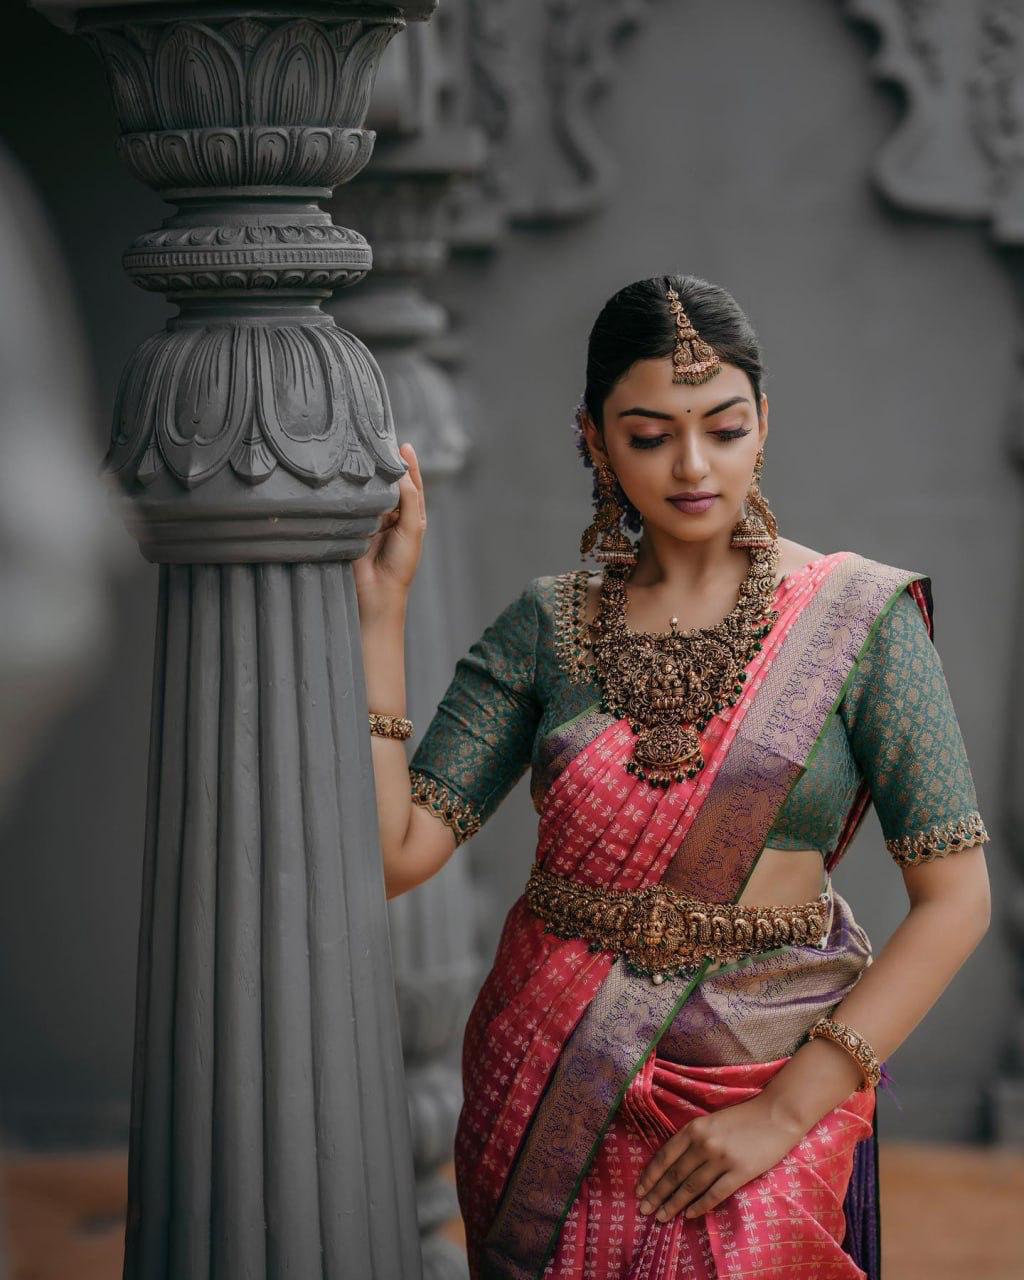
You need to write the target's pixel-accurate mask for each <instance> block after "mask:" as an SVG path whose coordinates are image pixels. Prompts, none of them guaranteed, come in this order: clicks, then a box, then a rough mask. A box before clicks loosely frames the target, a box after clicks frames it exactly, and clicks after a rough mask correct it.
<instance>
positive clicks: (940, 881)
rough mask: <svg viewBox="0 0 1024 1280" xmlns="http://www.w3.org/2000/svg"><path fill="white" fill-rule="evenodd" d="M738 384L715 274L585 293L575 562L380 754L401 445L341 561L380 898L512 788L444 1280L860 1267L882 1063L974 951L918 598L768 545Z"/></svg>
mask: <svg viewBox="0 0 1024 1280" xmlns="http://www.w3.org/2000/svg"><path fill="white" fill-rule="evenodd" d="M762 377H763V371H762V363H761V353H760V349H759V345H758V341H757V338H756V336H755V335H754V332H753V330H752V328H751V326H750V324H749V322H748V320H747V319H746V317H745V316H744V314H743V312H742V311H741V310H740V308H739V307H738V306H737V304H736V303H735V301H734V300H733V299H732V297H731V296H730V295H729V294H728V293H726V292H725V291H724V290H722V289H720V288H718V287H717V286H715V285H712V284H709V283H707V282H706V281H703V280H699V279H696V278H693V277H689V276H664V277H655V278H653V279H649V280H642V281H638V282H637V283H635V284H632V285H629V286H628V287H626V288H625V289H622V290H621V291H620V292H619V293H617V294H616V295H615V296H614V297H613V298H612V299H611V300H610V301H609V302H608V303H607V304H606V305H605V307H604V309H603V310H602V312H601V314H600V316H599V317H598V319H597V322H596V323H595V325H594V328H593V331H592V333H591V335H590V343H589V348H588V357H587V385H586V391H585V394H584V398H583V402H582V404H581V406H580V408H579V410H578V411H577V425H578V440H579V444H580V447H581V450H582V452H583V454H584V459H585V461H586V462H588V463H589V464H590V465H592V466H593V467H594V468H595V480H596V483H595V499H596V502H597V511H596V514H595V519H594V522H593V524H592V525H591V526H590V527H589V528H588V529H587V531H586V532H585V534H584V537H583V543H582V547H583V550H584V551H588V550H591V549H594V548H595V545H596V552H595V554H596V555H597V558H598V559H599V560H601V561H602V562H603V563H604V565H605V568H604V571H603V573H601V574H599V575H593V574H590V573H588V572H586V571H583V570H580V571H576V572H570V573H562V574H558V575H555V576H552V577H542V578H537V579H535V580H534V581H533V582H531V583H530V584H529V585H528V586H527V587H526V589H525V590H524V591H523V592H522V594H521V595H520V596H519V597H518V598H517V599H516V600H515V601H513V602H512V603H511V604H510V605H509V606H508V608H506V609H505V610H504V612H503V613H502V614H501V615H500V616H499V617H498V619H497V620H496V621H495V622H494V623H493V624H492V625H491V626H490V627H488V628H487V630H486V631H485V632H484V633H483V635H482V636H481V638H480V639H479V640H478V641H477V643H476V644H474V645H473V646H472V648H471V649H470V651H469V653H468V654H467V656H466V657H465V658H463V659H462V660H461V661H460V662H459V664H458V666H457V668H456V672H455V677H454V679H453V681H452V683H451V685H450V687H449V689H448V691H447V693H446V694H445V696H444V699H443V700H442V702H441V704H440V706H439V708H438V711H437V713H436V715H435V717H434V718H433V720H432V722H431V724H430V725H429V726H428V728H427V730H426V733H425V735H424V737H423V739H422V740H421V742H420V745H419V747H418V748H417V750H416V752H415V754H414V756H413V759H412V761H411V765H410V766H409V768H407V766H406V759H405V754H404V751H403V749H402V747H401V746H399V745H397V743H398V742H399V741H400V740H401V737H402V736H403V735H406V736H407V734H408V731H409V729H410V726H409V724H408V722H407V721H403V720H402V717H403V716H404V709H405V692H404V672H403V659H402V652H403V622H404V608H405V598H406V592H407V590H408V586H409V583H410V581H411V579H412V577H413V574H414V572H415V568H416V564H417V561H418V556H419V549H420V541H421V538H422V536H423V531H424V527H425V515H424V505H423V491H422V485H421V482H420V477H419V472H418V468H417V466H416V461H415V455H414V453H413V451H412V450H411V449H410V448H409V447H408V446H405V447H404V448H403V454H404V456H405V458H406V461H407V462H408V464H409V472H408V474H407V475H406V476H404V477H403V479H402V481H401V482H400V486H399V488H400V503H399V506H398V508H397V509H396V511H395V512H394V513H392V516H391V518H390V519H389V520H388V521H387V522H386V527H385V528H383V529H382V531H381V532H380V533H379V534H378V535H376V537H375V539H374V543H373V545H372V546H371V549H370V551H369V553H368V555H367V556H366V557H364V559H363V560H362V561H360V562H359V563H358V564H357V566H356V575H357V576H356V582H357V590H358V597H359V607H360V618H361V626H362V633H363V650H364V657H365V663H366V681H367V694H368V701H369V706H370V708H371V710H372V712H373V713H374V715H373V716H371V722H372V728H373V731H374V738H373V744H374V745H373V751H374V770H375V775H376V784H377V804H378V813H379V818H380V832H381V847H382V854H383V860H384V876H385V883H386V888H387V892H388V895H389V896H394V895H395V894H398V893H402V892H405V891H406V890H408V889H411V888H412V887H413V886H414V885H416V884H419V883H420V882H421V881H423V880H425V879H426V878H427V877H428V876H430V875H433V874H434V873H435V872H436V871H437V870H438V869H439V868H440V867H441V866H442V865H443V863H444V862H445V861H446V860H447V858H448V857H449V856H450V855H451V854H452V853H453V851H454V850H455V848H456V847H457V845H458V844H460V843H461V842H462V841H463V840H465V839H466V838H467V837H469V836H470V835H472V834H473V832H474V831H475V830H477V828H478V827H479V826H480V824H481V823H483V822H485V821H486V820H487V818H488V817H489V816H490V814H491V813H493V812H494V809H495V808H496V806H497V805H498V803H499V802H500V801H501V799H502V798H503V797H504V796H505V795H506V794H507V792H508V791H509V790H510V788H511V787H512V785H513V784H514V783H515V781H516V780H517V779H518V778H519V777H520V776H521V774H522V773H523V771H524V770H525V769H526V768H527V766H530V767H531V770H532V772H531V789H532V796H533V800H534V804H535V806H536V808H537V811H538V813H539V827H538V845H537V854H536V859H535V862H534V865H533V868H532V870H531V873H530V877H529V881H528V883H527V886H526V890H525V892H524V894H523V895H522V896H521V897H520V898H519V900H518V901H517V902H516V903H515V904H514V905H513V907H512V909H511V910H510V911H509V914H508V917H507V919H506V921H505V925H504V929H503V931H502V934H501V939H500V942H499V944H498V950H497V955H496V957H495V960H494V964H493V967H492V969H491V971H490V973H489V974H488V976H487V979H486V980H485V982H484V984H483V988H482V989H481V991H480V994H479V996H478V998H477V1000H476V1003H475V1005H474V1007H473V1010H472V1013H471V1014H470V1018H469V1022H468V1025H467V1028H466V1036H465V1044H464V1051H463V1081H464V1088H465V1100H464V1105H463V1108H462V1112H461V1115H460V1119H459V1126H458V1132H457V1135H456V1146H455V1164H456V1177H457V1183H458V1191H459V1199H460V1204H461V1207H462V1213H463V1217H464V1220H465V1225H466V1233H467V1240H468V1250H469V1260H470V1271H471V1274H472V1276H473V1277H474V1278H476V1277H488V1278H491V1277H505V1278H512V1277H515V1278H516V1280H526V1278H527V1277H540V1276H545V1277H557V1278H558V1280H563V1278H565V1280H567V1278H568V1277H575V1278H585V1280H609V1278H611V1277H629V1278H630V1280H655V1278H657V1280H669V1278H670V1277H671V1278H673V1280H678V1278H681V1277H687V1278H691V1277H693V1278H696V1280H705V1278H710V1277H718V1276H721V1277H726V1276H728V1277H747V1276H750V1277H754V1276H756V1277H758V1280H772V1278H776V1280H782V1278H783V1277H786V1278H789V1277H792V1276H796V1275H813V1276H814V1277H816V1280H827V1278H832V1277H835V1278H836V1280H839V1278H842V1280H853V1277H863V1276H865V1275H867V1276H871V1277H877V1276H878V1274H879V1258H878V1244H879V1242H878V1214H877V1182H876V1173H877V1167H876V1163H875V1159H876V1151H877V1148H876V1130H875V1086H876V1085H877V1083H878V1081H879V1079H880V1077H881V1068H880V1062H879V1060H880V1059H881V1058H884V1057H886V1056H888V1055H889V1054H891V1053H892V1052H893V1051H894V1050H895V1049H896V1048H897V1047H898V1045H899V1044H901V1043H902V1041H903V1040H904V1039H905V1038H906V1037H907V1035H909V1033H910V1032H911V1031H912V1030H913V1028H914V1027H915V1026H916V1025H917V1023H918V1022H919V1021H920V1020H921V1018H922V1017H923V1016H924V1015H925V1013H926V1012H927V1011H928V1009H929V1008H930V1007H931V1005H932V1004H933V1003H934V1002H935V1000H936V999H937V998H938V996H939V995H940V994H941V993H942V991H943V989H944V988H945V987H946V986H947V985H948V983H949V981H950V979H951V978H952V977H953V975H954V974H955V972H956V971H957V969H958V968H959V967H960V965H961V964H962V963H963V962H964V960H965V959H966V957H967V956H968V955H969V954H970V952H971V951H972V950H973V949H974V947H975V946H976V945H977V943H978V941H979V940H980V938H981V937H982V935H983V934H984V932H985V930H986V929H987V927H988V922H989V889H988V877H987V874H986V868H985V862H984V856H983V850H982V847H981V846H982V844H983V843H984V842H985V841H986V840H987V839H988V835H987V833H986V831H985V827H984V824H983V822H982V819H981V815H980V814H979V812H978V807H977V797H976V794H975V789H974V782H973V778H972V776H971V771H970V767H969V765H968V761H967V758H966V754H965V751H964V744H963V739H962V736H961V733H960V729H959V726H958V723H957V719H956V715H955V713H954V710H953V707H952V705H951V703H950V697H949V691H948V688H947V685H946V681H945V678H944V675H943V671H942V666H941V663H940V661H939V657H938V654H937V652H936V650H935V648H934V644H933V641H932V611H931V584H930V581H929V579H928V578H927V577H926V576H925V575H924V574H921V573H915V572H912V571H910V570H907V569H900V568H897V567H894V566H891V565H886V564H882V563H879V562H877V561H874V560H870V559H867V558H866V557H863V556H860V555H858V554H856V553H854V552H851V551H836V552H832V553H829V554H822V553H820V552H818V551H815V550H813V549H811V548H808V547H804V546H801V545H799V544H798V543H795V542H792V541H790V540H789V539H786V538H780V537H779V536H778V531H777V526H776V523H775V519H774V516H773V515H772V512H771V511H770V509H769V508H768V506H767V503H766V502H765V500H764V498H763V496H762V495H761V493H760V488H759V484H758V478H759V474H760V470H761V462H762V459H763V446H764V443H765V437H766V434H767V427H768V402H767V399H766V397H765V395H764V394H763V392H762V390H761V382H762ZM623 524H625V525H626V527H627V528H630V529H632V530H633V531H634V532H639V533H640V538H639V541H638V542H637V543H633V542H632V541H631V539H629V538H628V537H627V536H626V534H625V532H624V531H623ZM872 801H873V802H874V804H875V806H876V809H877V811H878V815H879V819H880V822H881V826H882V831H883V834H884V836H885V841H886V846H887V848H888V850H889V852H890V854H891V855H892V857H893V859H894V861H895V862H896V863H897V864H898V865H899V866H900V868H901V871H902V874H903V878H904V883H905V885H906V888H907V894H908V897H909V900H910V907H909V910H908V913H907V915H906V918H905V919H904V920H903V922H902V923H901V924H900V926H899V927H898V928H897V930H896V931H895V933H894V934H893V936H892V937H891V939H890V940H889V942H888V943H887V944H886V946H885V947H884V949H883V950H882V951H881V953H880V954H879V955H878V956H877V957H875V956H873V955H872V950H871V944H870V942H869V940H868V938H867V936H866V935H865V933H864V931H863V929H861V927H860V926H859V925H858V924H857V922H856V920H855V919H854V916H853V913H852V912H851V910H850V907H849V905H848V904H847V902H846V901H845V900H844V899H843V898H842V897H841V896H840V895H839V894H838V893H836V892H835V891H834V889H833V888H832V885H831V878H830V873H831V871H832V869H833V868H834V867H835V866H836V864H837V863H838V861H839V859H840V857H841V856H842V854H843V852H844V851H845V849H846V846H847V845H848V843H849V841H850V839H851V838H852V836H853V834H854V832H855V831H856V830H857V828H858V826H859V824H860V822H861V820H862V818H863V817H864V813H865V811H866V808H867V805H868V804H869V803H870V802H872ZM953 853H955V854H956V855H957V856H956V857H951V856H947V855H951V854H953Z"/></svg>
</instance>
